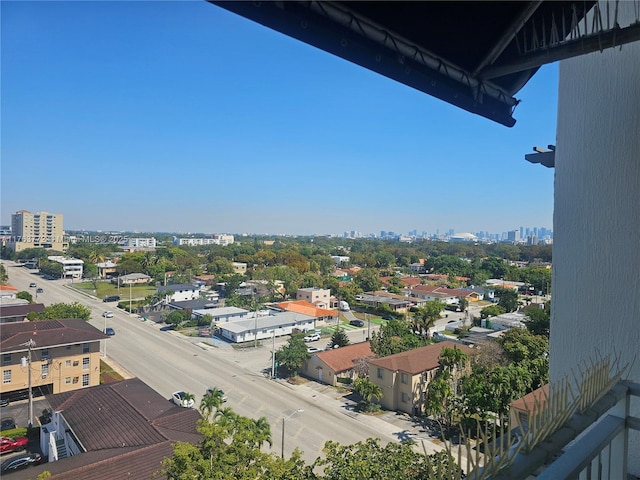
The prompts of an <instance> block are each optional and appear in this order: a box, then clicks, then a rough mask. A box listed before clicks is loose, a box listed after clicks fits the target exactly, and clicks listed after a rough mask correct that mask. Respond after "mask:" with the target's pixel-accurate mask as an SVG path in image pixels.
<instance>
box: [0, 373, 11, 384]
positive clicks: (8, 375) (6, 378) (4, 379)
mask: <svg viewBox="0 0 640 480" xmlns="http://www.w3.org/2000/svg"><path fill="white" fill-rule="evenodd" d="M2 383H11V370H3V371H2Z"/></svg>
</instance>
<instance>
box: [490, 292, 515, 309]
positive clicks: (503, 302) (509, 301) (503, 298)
mask: <svg viewBox="0 0 640 480" xmlns="http://www.w3.org/2000/svg"><path fill="white" fill-rule="evenodd" d="M495 295H496V297H498V299H499V300H498V306H500V307H502V308H504V310H505V312H515V311H516V310H517V309H518V292H517V291H515V290H513V289H511V288H496V290H495Z"/></svg>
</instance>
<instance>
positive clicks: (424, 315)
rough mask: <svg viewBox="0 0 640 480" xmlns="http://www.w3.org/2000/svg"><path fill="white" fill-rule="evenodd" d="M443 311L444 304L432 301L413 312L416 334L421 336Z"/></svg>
mask: <svg viewBox="0 0 640 480" xmlns="http://www.w3.org/2000/svg"><path fill="white" fill-rule="evenodd" d="M443 310H444V303H442V302H440V301H438V300H433V301H429V302H425V304H424V305H422V306H420V307H418V308H417V309H415V311H414V312H413V325H414V329H415V331H416V332H418V333H419V334H420V336H423V335H425V334H427V333H428V331H429V329H430V328H431V327H433V326H434V325H435V323H436V320H438V319H439V318H440V314H441V313H442V311H443Z"/></svg>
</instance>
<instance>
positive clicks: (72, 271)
mask: <svg viewBox="0 0 640 480" xmlns="http://www.w3.org/2000/svg"><path fill="white" fill-rule="evenodd" d="M47 258H48V259H49V260H51V261H52V262H57V263H59V264H60V265H62V276H63V277H64V278H69V277H71V278H82V272H83V268H84V260H81V259H79V258H70V257H63V256H61V255H52V256H49V257H47Z"/></svg>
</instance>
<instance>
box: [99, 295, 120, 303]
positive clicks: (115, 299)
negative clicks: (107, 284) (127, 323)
mask: <svg viewBox="0 0 640 480" xmlns="http://www.w3.org/2000/svg"><path fill="white" fill-rule="evenodd" d="M102 301H103V302H105V303H106V302H119V301H120V295H109V296H108V297H104V298H103V299H102Z"/></svg>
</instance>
